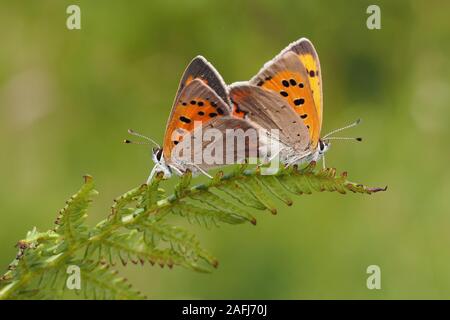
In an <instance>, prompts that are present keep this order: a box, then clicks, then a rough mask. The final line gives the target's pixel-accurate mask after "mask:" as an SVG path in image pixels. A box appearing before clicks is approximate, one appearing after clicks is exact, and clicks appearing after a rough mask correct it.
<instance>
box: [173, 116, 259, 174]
mask: <svg viewBox="0 0 450 320" xmlns="http://www.w3.org/2000/svg"><path fill="white" fill-rule="evenodd" d="M258 147H259V138H258V130H257V128H255V127H254V126H253V125H252V124H250V123H249V122H248V121H246V120H244V119H236V118H233V117H231V116H226V117H222V118H217V119H214V120H212V121H210V122H208V123H207V124H205V125H203V126H202V127H200V128H196V129H195V130H194V131H193V132H191V133H190V134H188V135H186V136H185V137H184V139H183V141H182V142H181V143H180V144H178V145H177V146H176V147H175V148H174V149H173V150H172V157H171V159H170V164H171V165H172V166H178V167H179V168H180V169H181V170H182V171H183V167H185V168H186V167H187V168H189V167H192V166H193V165H192V164H195V165H196V166H198V167H199V168H201V169H202V170H209V169H211V168H215V167H220V166H224V165H228V164H234V163H242V162H243V161H244V160H245V159H248V158H256V157H257V156H258Z"/></svg>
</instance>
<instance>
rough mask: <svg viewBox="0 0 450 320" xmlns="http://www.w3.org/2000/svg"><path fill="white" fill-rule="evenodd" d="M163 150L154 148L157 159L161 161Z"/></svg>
mask: <svg viewBox="0 0 450 320" xmlns="http://www.w3.org/2000/svg"><path fill="white" fill-rule="evenodd" d="M162 151H163V150H162V149H161V148H153V154H154V155H155V157H156V160H158V161H161V157H162V153H163V152H162Z"/></svg>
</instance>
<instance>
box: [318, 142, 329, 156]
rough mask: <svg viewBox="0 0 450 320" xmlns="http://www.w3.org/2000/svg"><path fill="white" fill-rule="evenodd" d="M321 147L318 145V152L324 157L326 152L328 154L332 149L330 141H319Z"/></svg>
mask: <svg viewBox="0 0 450 320" xmlns="http://www.w3.org/2000/svg"><path fill="white" fill-rule="evenodd" d="M318 144H319V145H318V147H319V148H318V151H319V155H323V154H324V153H325V152H327V151H328V149H329V148H330V146H331V142H330V141H328V140H322V139H319V143H318Z"/></svg>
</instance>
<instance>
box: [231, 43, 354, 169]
mask: <svg viewBox="0 0 450 320" xmlns="http://www.w3.org/2000/svg"><path fill="white" fill-rule="evenodd" d="M229 95H230V100H231V105H232V113H233V116H234V117H236V118H239V119H246V120H247V121H249V122H250V123H252V124H253V125H255V126H256V127H260V128H263V129H266V130H268V129H277V130H278V132H279V136H278V137H276V140H277V141H276V142H277V143H278V144H279V145H278V150H279V151H278V152H277V153H276V154H273V155H271V154H266V155H261V156H262V157H265V161H270V160H272V159H273V158H274V157H275V156H279V157H280V160H281V161H282V162H283V163H285V164H288V165H290V164H299V163H303V162H310V161H318V160H319V159H320V158H321V157H323V155H324V153H325V152H326V151H327V150H328V149H329V147H330V140H331V139H340V138H338V137H330V135H331V134H334V133H336V132H339V131H341V130H343V129H346V128H349V127H352V126H354V125H356V124H358V123H359V121H357V122H355V123H353V124H351V125H349V126H346V127H344V128H340V129H337V130H334V131H333V132H331V133H329V134H327V135H325V136H324V137H323V138H320V132H321V128H322V118H323V95H322V72H321V69H320V62H319V57H318V55H317V52H316V50H315V48H314V46H313V44H312V43H311V42H310V41H309V40H308V39H306V38H301V39H299V40H297V41H295V42H293V43H291V44H290V45H288V46H287V47H286V48H285V49H284V50H282V51H281V52H280V53H279V54H278V55H277V56H276V57H275V58H273V59H272V60H270V61H269V62H267V63H266V64H265V65H264V66H263V68H262V69H261V70H260V71H259V72H258V73H257V74H256V75H255V76H254V77H253V78H252V79H251V80H250V81H247V82H237V83H234V84H232V85H230V87H229ZM344 139H353V138H344ZM355 139H357V140H358V141H360V138H355ZM324 166H325V163H324Z"/></svg>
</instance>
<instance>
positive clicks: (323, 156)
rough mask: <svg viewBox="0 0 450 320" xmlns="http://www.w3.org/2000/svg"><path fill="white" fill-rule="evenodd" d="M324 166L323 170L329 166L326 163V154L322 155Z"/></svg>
mask: <svg viewBox="0 0 450 320" xmlns="http://www.w3.org/2000/svg"><path fill="white" fill-rule="evenodd" d="M322 166H323V170H325V169H326V168H327V166H326V164H325V155H322Z"/></svg>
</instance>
